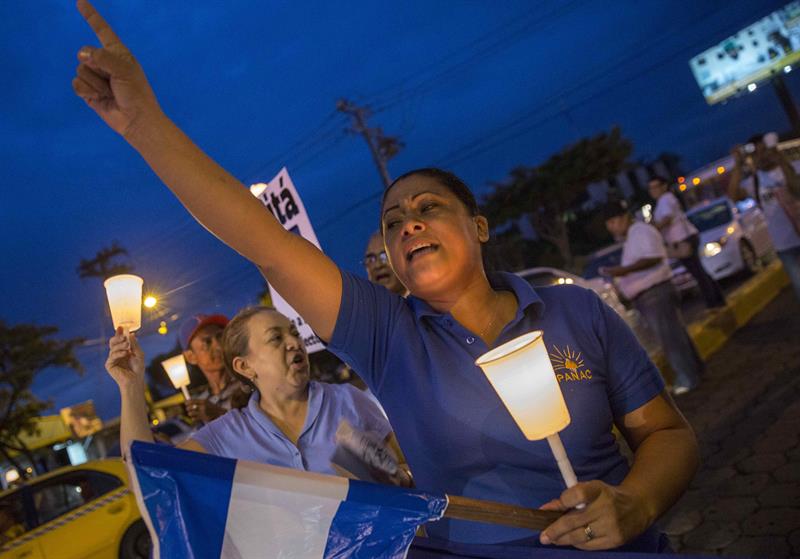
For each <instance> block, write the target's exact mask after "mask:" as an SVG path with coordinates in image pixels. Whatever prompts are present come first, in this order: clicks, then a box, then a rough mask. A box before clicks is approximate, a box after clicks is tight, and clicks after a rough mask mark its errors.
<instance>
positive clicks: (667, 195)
mask: <svg viewBox="0 0 800 559" xmlns="http://www.w3.org/2000/svg"><path fill="white" fill-rule="evenodd" d="M647 186H648V190H649V191H650V196H651V197H652V198H653V200H655V202H656V207H655V210H653V225H655V226H656V228H657V229H658V230H659V231H661V235H662V236H663V237H664V241H665V242H666V243H667V245H669V246H670V247H672V248H673V249H674V250H676V251H678V250H679V247H680V248H682V249H684V250H685V251H688V254H687V253H684V254H681V255H680V257H679V260H680V261H681V264H683V265H684V267H685V268H686V269H687V270H689V273H690V274H692V275H693V276H694V278H695V279H696V280H697V285H698V286H699V287H700V292H701V293H702V294H703V299H704V300H705V302H706V307H708V308H709V309H713V308H718V307H724V306H725V296H724V295H723V294H722V289H721V288H720V286H719V284H718V283H717V282H716V280H714V279H713V278H712V277H711V276H709V275H708V272H706V270H705V268H703V264H702V263H701V262H700V257H699V255H698V253H697V251H698V248H699V246H700V233H699V232H698V231H697V228H696V227H695V226H694V225H693V224H692V222H691V221H689V218H687V217H686V214H685V213H684V212H683V208H682V207H681V203H680V201H678V197H677V196H675V194H673V193H672V192H670V190H669V183H668V182H667V180H666V179H664V178H663V177H659V176H656V177H653V178H652V179H650V181H649V182H648V185H647ZM681 245H684V246H681Z"/></svg>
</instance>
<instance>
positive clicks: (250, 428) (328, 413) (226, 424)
mask: <svg viewBox="0 0 800 559" xmlns="http://www.w3.org/2000/svg"><path fill="white" fill-rule="evenodd" d="M260 398H261V396H260V394H259V393H258V392H254V393H253V395H252V396H251V397H250V401H249V402H248V403H247V406H246V407H244V408H242V409H240V410H239V409H233V410H231V411H229V412H228V413H226V414H225V415H223V416H221V417H218V418H217V419H215V420H214V421H212V422H210V423H208V424H207V425H205V426H204V427H203V428H202V429H200V430H199V431H197V432H196V433H194V434H193V435H192V439H194V440H195V441H197V442H198V443H200V444H201V445H202V446H203V448H205V449H206V450H207V451H208V452H209V453H211V454H216V455H217V456H225V457H227V458H235V459H238V460H251V461H253V462H260V463H262V464H272V465H274V466H284V467H287V468H295V469H298V470H306V471H309V472H318V473H322V474H333V475H336V472H335V471H334V470H333V468H331V456H332V455H333V452H334V450H335V449H336V441H335V435H336V429H337V428H338V427H339V423H340V422H341V420H342V419H346V420H347V421H348V422H349V423H350V424H351V425H352V426H353V427H354V428H356V429H358V430H360V431H364V432H368V433H373V434H375V435H377V436H378V437H379V438H380V439H383V438H385V437H386V435H388V434H389V433H390V432H391V427H390V426H389V422H388V421H387V420H386V417H385V416H384V415H383V413H381V410H380V408H379V407H378V406H377V405H376V404H375V403H374V402H373V401H372V400H370V398H369V396H368V395H367V394H366V393H364V392H362V391H361V390H359V389H358V388H356V387H354V386H352V385H349V384H326V383H322V382H313V381H312V382H310V383H309V385H308V412H307V415H306V422H305V424H304V425H303V430H302V431H301V433H300V437H299V438H298V440H297V445H296V446H295V445H294V444H293V443H292V441H290V440H289V439H288V438H287V437H286V435H284V434H283V431H281V430H280V429H279V428H278V427H277V426H276V425H275V424H274V423H273V422H272V420H270V418H269V417H268V416H267V414H265V413H264V411H263V410H262V409H261V407H260V406H259V402H260Z"/></svg>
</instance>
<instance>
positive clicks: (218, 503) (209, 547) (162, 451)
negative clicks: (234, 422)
mask: <svg viewBox="0 0 800 559" xmlns="http://www.w3.org/2000/svg"><path fill="white" fill-rule="evenodd" d="M131 455H132V456H133V461H134V466H135V467H136V468H137V470H143V471H145V472H147V471H148V470H153V471H154V473H155V475H137V477H138V481H139V484H138V485H139V489H140V490H141V492H142V495H143V496H144V502H145V505H146V507H147V512H148V515H149V516H150V521H151V522H152V524H153V527H154V528H155V529H156V531H157V532H158V534H159V539H160V542H161V545H160V549H159V552H160V554H159V555H160V557H164V558H173V557H187V558H188V557H192V558H194V559H218V558H219V557H220V554H221V552H222V543H223V540H224V536H225V523H226V519H227V516H228V503H229V501H230V496H231V487H232V483H233V478H234V472H235V470H236V460H231V459H229V458H222V457H219V456H212V455H210V454H199V453H197V452H188V451H185V450H179V449H176V448H172V447H168V446H164V445H148V444H146V443H140V442H135V443H133V445H132V451H131ZM165 469H166V470H168V472H169V474H168V475H163V472H164V470H165ZM156 470H157V472H155V471H156ZM185 518H192V519H193V521H192V522H183V519H185ZM197 542H203V545H201V546H198V545H196V543H197ZM193 543H194V544H195V545H193Z"/></svg>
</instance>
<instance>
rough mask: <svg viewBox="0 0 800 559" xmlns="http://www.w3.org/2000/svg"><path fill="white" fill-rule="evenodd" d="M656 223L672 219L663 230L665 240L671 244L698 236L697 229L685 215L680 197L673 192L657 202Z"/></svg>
mask: <svg viewBox="0 0 800 559" xmlns="http://www.w3.org/2000/svg"><path fill="white" fill-rule="evenodd" d="M653 217H654V218H655V221H656V223H658V222H660V221H662V220H664V219H665V218H667V217H670V218H672V221H670V223H669V225H667V226H666V227H665V228H664V229H662V230H661V234H662V235H664V240H665V241H667V242H668V243H669V244H673V243H679V242H681V241H683V240H684V239H688V238H689V237H691V236H692V235H697V227H695V226H694V225H693V224H692V222H691V221H689V219H688V218H687V217H686V214H685V213H683V209H682V208H681V204H680V202H679V201H678V197H677V196H675V195H674V194H673V193H672V192H665V193H664V194H662V195H661V196H659V197H658V200H656V209H655V211H653Z"/></svg>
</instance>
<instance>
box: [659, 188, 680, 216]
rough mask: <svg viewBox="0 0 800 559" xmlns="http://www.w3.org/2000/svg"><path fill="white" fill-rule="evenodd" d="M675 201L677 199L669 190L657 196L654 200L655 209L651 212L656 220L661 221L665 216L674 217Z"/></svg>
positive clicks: (676, 206) (676, 207)
mask: <svg viewBox="0 0 800 559" xmlns="http://www.w3.org/2000/svg"><path fill="white" fill-rule="evenodd" d="M677 202H678V199H677V198H675V195H674V194H672V193H671V192H667V193H666V194H664V195H662V196H661V197H659V199H658V201H657V202H656V209H655V211H654V212H653V215H654V216H655V218H656V220H657V221H661V220H662V219H664V218H665V217H675V214H676V210H677V209H678V205H677Z"/></svg>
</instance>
